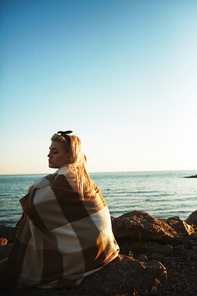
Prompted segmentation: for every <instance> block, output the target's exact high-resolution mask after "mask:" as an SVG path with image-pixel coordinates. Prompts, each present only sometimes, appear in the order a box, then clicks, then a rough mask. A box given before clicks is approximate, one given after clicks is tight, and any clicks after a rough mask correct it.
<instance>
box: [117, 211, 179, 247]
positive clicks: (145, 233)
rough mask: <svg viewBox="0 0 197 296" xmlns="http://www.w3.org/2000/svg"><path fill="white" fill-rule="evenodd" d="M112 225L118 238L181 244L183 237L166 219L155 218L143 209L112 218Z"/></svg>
mask: <svg viewBox="0 0 197 296" xmlns="http://www.w3.org/2000/svg"><path fill="white" fill-rule="evenodd" d="M112 227H113V232H114V235H115V238H116V239H117V240H119V239H123V238H130V239H133V240H139V239H141V240H143V241H149V240H153V241H158V242H162V243H167V244H171V245H176V244H181V243H182V239H181V236H180V235H179V233H177V232H176V231H175V230H174V229H173V228H172V227H171V226H170V225H169V223H167V222H166V221H165V220H162V219H156V218H153V217H152V216H151V215H150V214H148V213H146V212H142V211H132V212H129V213H126V214H124V215H122V216H120V217H118V218H112Z"/></svg>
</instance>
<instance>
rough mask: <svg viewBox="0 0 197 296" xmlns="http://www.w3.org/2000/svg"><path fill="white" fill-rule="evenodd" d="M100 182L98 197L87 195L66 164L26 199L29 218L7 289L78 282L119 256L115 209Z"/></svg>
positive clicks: (17, 241)
mask: <svg viewBox="0 0 197 296" xmlns="http://www.w3.org/2000/svg"><path fill="white" fill-rule="evenodd" d="M94 186H95V192H94V196H92V197H88V198H84V197H82V196H81V195H80V194H79V193H78V192H77V190H76V182H75V180H74V177H73V175H72V174H71V173H70V171H69V170H68V168H67V167H64V168H61V169H60V170H59V171H58V173H57V174H54V175H48V176H46V177H44V178H42V179H40V180H39V181H38V182H37V184H36V185H35V188H34V189H33V190H32V191H31V192H30V193H29V194H27V195H26V196H24V197H23V198H22V199H21V200H20V203H21V206H22V209H23V219H22V221H21V224H20V227H19V230H18V234H17V237H16V239H15V242H14V245H13V248H12V250H11V253H10V256H9V258H8V262H7V265H6V268H5V270H4V273H3V275H2V277H1V284H0V287H1V288H25V287H38V288H45V289H61V288H66V287H72V286H76V285H78V284H80V283H81V281H82V280H83V278H84V277H86V276H88V275H90V274H92V273H94V272H96V271H97V270H99V269H100V268H102V267H103V266H104V265H106V264H108V263H109V262H110V261H112V260H113V259H114V258H116V257H117V255H118V252H119V247H118V245H117V242H116V241H115V239H114V236H113V233H112V229H111V219H110V214H109V210H108V208H107V205H106V203H105V200H104V198H103V197H102V194H101V193H100V191H99V189H98V188H97V187H96V185H94Z"/></svg>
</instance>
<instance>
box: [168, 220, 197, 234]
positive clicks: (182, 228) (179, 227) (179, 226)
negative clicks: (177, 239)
mask: <svg viewBox="0 0 197 296" xmlns="http://www.w3.org/2000/svg"><path fill="white" fill-rule="evenodd" d="M164 221H166V222H167V223H168V224H169V225H170V226H171V227H172V228H173V229H174V230H175V231H176V232H177V233H179V234H181V235H184V236H186V237H188V236H189V237H190V238H193V239H195V238H196V236H195V232H194V229H193V228H192V227H191V226H190V225H189V224H188V223H187V222H186V221H184V220H181V219H180V218H179V217H177V216H176V217H171V218H168V219H166V220H164Z"/></svg>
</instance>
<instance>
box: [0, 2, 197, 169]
mask: <svg viewBox="0 0 197 296" xmlns="http://www.w3.org/2000/svg"><path fill="white" fill-rule="evenodd" d="M0 22H1V26H0V142H1V144H0V174H24V173H48V172H53V170H51V169H49V168H48V166H47V157H46V155H47V153H48V147H49V145H50V138H51V136H52V135H53V133H55V132H57V131H59V130H67V129H71V130H73V131H74V134H76V135H78V136H79V137H80V138H81V140H82V144H83V150H84V153H85V154H86V155H87V158H88V171H89V172H99V171H101V172H104V171H147V170H196V169H197V156H196V155H197V153H196V151H197V123H196V122H197V54H196V53H197V1H196V0H187V1H185V0H173V1H172V0H160V1H158V0H149V1H147V0H135V1H134V0H121V1H120V0H119V1H117V0H99V1H97V0H94V1H87V0H83V1H79V0H76V1H71V0H70V1H69V0H58V1H57V0H34V1H32V0H9V1H7V0H1V1H0Z"/></svg>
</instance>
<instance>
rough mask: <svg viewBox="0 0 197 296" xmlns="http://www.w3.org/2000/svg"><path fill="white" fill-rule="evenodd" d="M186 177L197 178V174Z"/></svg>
mask: <svg viewBox="0 0 197 296" xmlns="http://www.w3.org/2000/svg"><path fill="white" fill-rule="evenodd" d="M184 178H197V175H193V176H187V177H184Z"/></svg>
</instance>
